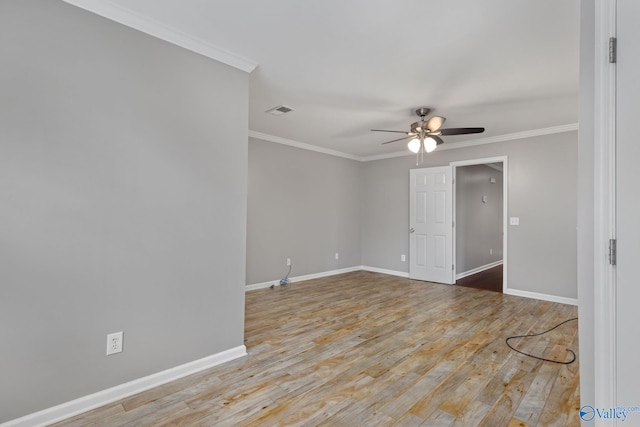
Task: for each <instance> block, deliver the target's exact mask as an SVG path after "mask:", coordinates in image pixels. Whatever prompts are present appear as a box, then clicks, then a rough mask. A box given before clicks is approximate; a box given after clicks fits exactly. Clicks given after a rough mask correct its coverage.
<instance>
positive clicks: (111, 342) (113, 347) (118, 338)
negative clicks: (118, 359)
mask: <svg viewBox="0 0 640 427" xmlns="http://www.w3.org/2000/svg"><path fill="white" fill-rule="evenodd" d="M116 353H122V332H114V333H112V334H109V335H107V356H109V355H111V354H116Z"/></svg>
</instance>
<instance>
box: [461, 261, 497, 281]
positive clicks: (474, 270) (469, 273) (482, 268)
mask: <svg viewBox="0 0 640 427" xmlns="http://www.w3.org/2000/svg"><path fill="white" fill-rule="evenodd" d="M499 265H502V260H500V261H495V262H492V263H489V264H485V265H481V266H480V267H476V268H472V269H471V270H467V271H463V272H462V273H459V274H456V280H460V279H464V278H465V277H469V276H472V275H474V274H478V273H481V272H483V271H486V270H489V269H491V268H493V267H497V266H499Z"/></svg>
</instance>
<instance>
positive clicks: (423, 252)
mask: <svg viewBox="0 0 640 427" xmlns="http://www.w3.org/2000/svg"><path fill="white" fill-rule="evenodd" d="M452 171H453V168H452V167H451V166H441V167H436V168H425V169H412V170H411V171H410V173H409V178H410V184H409V192H410V197H409V199H410V202H409V233H410V234H409V277H410V278H412V279H417V280H426V281H430V282H438V283H447V284H452V283H454V271H455V270H454V266H453V181H452V176H453V172H452Z"/></svg>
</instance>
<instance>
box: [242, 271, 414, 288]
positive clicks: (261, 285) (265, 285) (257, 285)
mask: <svg viewBox="0 0 640 427" xmlns="http://www.w3.org/2000/svg"><path fill="white" fill-rule="evenodd" d="M354 271H370V272H372V273H381V274H389V275H391V276H398V277H409V273H407V272H404V271H395V270H387V269H384V268H377V267H369V266H366V265H358V266H355V267H348V268H341V269H339V270H330V271H323V272H321V273H314V274H306V275H304V276H297V277H291V278H290V279H289V280H290V283H294V282H303V281H305V280H311V279H320V278H322V277H329V276H335V275H337V274H344V273H352V272H354ZM279 284H280V279H278V280H270V281H268V282H262V283H254V284H252V285H246V286H245V291H253V290H256V289H264V288H269V287H271V286H272V285H279Z"/></svg>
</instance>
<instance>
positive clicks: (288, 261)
mask: <svg viewBox="0 0 640 427" xmlns="http://www.w3.org/2000/svg"><path fill="white" fill-rule="evenodd" d="M290 265H291V258H287V267H289V266H290Z"/></svg>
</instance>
